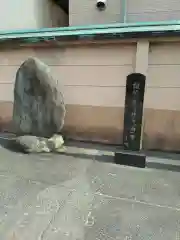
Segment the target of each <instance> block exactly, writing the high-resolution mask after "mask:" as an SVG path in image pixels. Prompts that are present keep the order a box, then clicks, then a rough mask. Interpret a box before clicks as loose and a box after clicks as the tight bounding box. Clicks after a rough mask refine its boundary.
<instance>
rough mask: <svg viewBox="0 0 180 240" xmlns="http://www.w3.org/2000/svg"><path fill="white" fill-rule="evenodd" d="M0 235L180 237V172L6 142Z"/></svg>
mask: <svg viewBox="0 0 180 240" xmlns="http://www.w3.org/2000/svg"><path fill="white" fill-rule="evenodd" d="M92 158H93V157H92ZM0 239H2V240H6V239H7V240H60V239H61V240H111V239H112V240H113V239H114V240H115V239H118V240H130V239H132V240H150V239H153V240H161V239H162V240H179V239H180V173H178V172H170V171H160V170H154V169H136V168H130V167H122V166H117V165H114V164H111V163H102V162H98V161H94V160H91V159H87V158H86V159H83V158H81V157H78V158H74V157H71V156H62V155H36V156H35V155H34V156H33V155H31V156H28V155H21V154H17V153H12V152H9V151H8V150H6V149H3V148H2V149H0Z"/></svg>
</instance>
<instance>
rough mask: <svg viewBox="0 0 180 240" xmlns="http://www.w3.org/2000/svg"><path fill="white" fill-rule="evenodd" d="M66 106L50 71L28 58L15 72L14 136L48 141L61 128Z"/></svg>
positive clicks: (33, 59)
mask: <svg viewBox="0 0 180 240" xmlns="http://www.w3.org/2000/svg"><path fill="white" fill-rule="evenodd" d="M65 112H66V111H65V104H64V99H63V95H62V93H61V92H60V91H59V89H58V85H57V81H55V80H54V79H53V77H52V76H51V74H50V69H49V68H48V66H46V65H45V64H44V63H42V62H41V61H40V60H38V59H36V58H29V59H28V60H26V61H25V62H24V63H23V64H22V65H21V66H20V68H19V69H18V71H17V74H16V81H15V87H14V109H13V126H14V129H15V133H16V134H17V135H34V136H39V137H51V136H52V135H53V134H55V133H59V132H60V131H61V129H62V127H63V125H64V118H65Z"/></svg>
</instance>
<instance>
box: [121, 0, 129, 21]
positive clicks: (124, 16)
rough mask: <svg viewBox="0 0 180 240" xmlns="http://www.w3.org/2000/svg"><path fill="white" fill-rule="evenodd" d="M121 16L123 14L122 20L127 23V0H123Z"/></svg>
mask: <svg viewBox="0 0 180 240" xmlns="http://www.w3.org/2000/svg"><path fill="white" fill-rule="evenodd" d="M120 16H121V22H122V23H126V20H127V0H121V8H120Z"/></svg>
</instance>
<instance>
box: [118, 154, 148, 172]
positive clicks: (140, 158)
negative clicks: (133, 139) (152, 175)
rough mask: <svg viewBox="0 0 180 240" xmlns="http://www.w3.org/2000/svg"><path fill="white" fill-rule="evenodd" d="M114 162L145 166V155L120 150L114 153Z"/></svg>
mask: <svg viewBox="0 0 180 240" xmlns="http://www.w3.org/2000/svg"><path fill="white" fill-rule="evenodd" d="M114 160H115V163H116V164H120V165H126V166H132V167H139V168H145V167H146V156H145V155H144V154H142V153H139V152H129V151H122V152H116V153H115V155H114Z"/></svg>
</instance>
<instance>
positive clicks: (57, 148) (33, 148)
mask: <svg viewBox="0 0 180 240" xmlns="http://www.w3.org/2000/svg"><path fill="white" fill-rule="evenodd" d="M9 142H10V143H11V144H10V146H9V147H10V149H11V148H12V149H13V150H15V151H20V152H23V153H49V152H59V153H62V152H64V151H65V147H63V144H64V140H63V137H62V136H61V135H57V134H55V135H53V136H52V137H51V138H44V137H36V136H30V135H25V136H19V137H15V138H14V139H13V140H12V139H11V140H9Z"/></svg>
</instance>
